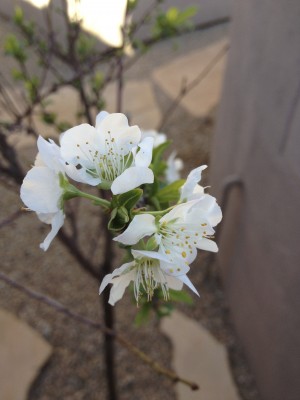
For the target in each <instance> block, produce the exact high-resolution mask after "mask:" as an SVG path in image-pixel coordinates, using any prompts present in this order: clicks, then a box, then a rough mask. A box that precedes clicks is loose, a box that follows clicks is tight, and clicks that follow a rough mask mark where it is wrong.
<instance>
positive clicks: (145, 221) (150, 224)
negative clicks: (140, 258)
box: [114, 214, 157, 245]
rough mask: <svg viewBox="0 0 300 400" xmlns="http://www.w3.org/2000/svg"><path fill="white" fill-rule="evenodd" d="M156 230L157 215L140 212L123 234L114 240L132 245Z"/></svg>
mask: <svg viewBox="0 0 300 400" xmlns="http://www.w3.org/2000/svg"><path fill="white" fill-rule="evenodd" d="M156 231H157V228H156V225H155V217H154V216H153V215H150V214H140V215H136V216H135V217H134V218H133V220H132V221H131V223H130V224H129V226H128V228H127V229H126V230H125V231H124V232H123V233H121V235H119V236H117V237H115V238H114V240H116V241H117V242H120V243H123V244H125V245H132V244H136V243H137V242H138V241H139V240H141V239H142V238H143V237H145V236H150V235H152V234H153V233H155V232H156Z"/></svg>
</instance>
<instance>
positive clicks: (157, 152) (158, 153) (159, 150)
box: [152, 140, 172, 170]
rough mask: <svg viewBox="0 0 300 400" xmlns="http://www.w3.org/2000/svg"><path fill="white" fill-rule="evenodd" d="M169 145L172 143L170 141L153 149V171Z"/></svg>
mask: <svg viewBox="0 0 300 400" xmlns="http://www.w3.org/2000/svg"><path fill="white" fill-rule="evenodd" d="M171 143H172V142H171V140H167V141H166V142H164V143H162V144H160V145H159V146H157V147H155V149H153V155H152V166H153V170H155V168H156V167H157V165H158V164H159V163H160V161H161V159H162V156H163V154H164V152H165V151H166V150H167V148H168V147H169V146H170V144H171Z"/></svg>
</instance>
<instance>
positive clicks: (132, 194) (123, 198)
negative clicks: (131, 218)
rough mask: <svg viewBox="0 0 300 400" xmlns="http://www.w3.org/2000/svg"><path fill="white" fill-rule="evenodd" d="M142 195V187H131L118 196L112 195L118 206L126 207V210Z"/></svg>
mask: <svg viewBox="0 0 300 400" xmlns="http://www.w3.org/2000/svg"><path fill="white" fill-rule="evenodd" d="M142 195H143V190H142V189H133V190H130V191H129V192H126V193H122V194H120V195H118V196H114V199H113V201H114V200H115V199H116V201H117V204H118V206H119V207H122V206H123V207H126V209H127V210H128V211H130V210H131V209H132V208H133V207H134V206H135V205H136V203H137V202H138V201H139V200H140V198H141V197H142Z"/></svg>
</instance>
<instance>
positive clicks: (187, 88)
mask: <svg viewBox="0 0 300 400" xmlns="http://www.w3.org/2000/svg"><path fill="white" fill-rule="evenodd" d="M228 50H229V44H228V43H226V44H225V45H224V46H223V47H222V48H221V50H220V51H218V53H217V54H216V55H215V56H214V57H213V58H212V59H211V60H210V61H209V63H208V64H207V65H206V66H205V67H204V68H203V70H202V71H201V72H200V74H199V75H198V76H197V77H196V78H194V79H193V80H192V81H191V82H189V83H186V82H185V81H183V82H182V85H181V88H180V91H179V93H178V95H177V96H176V98H175V99H174V101H173V102H172V103H171V105H170V107H169V108H168V109H167V111H166V112H165V113H164V115H163V117H162V119H161V121H160V124H159V127H158V131H161V130H162V129H163V127H164V126H165V124H166V122H167V121H168V120H169V119H170V116H171V115H172V113H173V112H174V111H175V109H176V108H177V107H178V105H179V104H180V102H181V100H182V99H183V97H184V96H186V95H187V94H188V93H189V92H191V91H192V90H193V89H195V87H196V86H197V85H199V84H200V83H201V82H202V81H203V80H204V79H205V78H206V77H207V75H208V74H209V73H210V72H211V70H212V69H213V68H214V67H215V66H216V64H217V63H218V62H219V61H220V60H221V59H222V58H223V57H224V56H225V54H226V53H227V52H228Z"/></svg>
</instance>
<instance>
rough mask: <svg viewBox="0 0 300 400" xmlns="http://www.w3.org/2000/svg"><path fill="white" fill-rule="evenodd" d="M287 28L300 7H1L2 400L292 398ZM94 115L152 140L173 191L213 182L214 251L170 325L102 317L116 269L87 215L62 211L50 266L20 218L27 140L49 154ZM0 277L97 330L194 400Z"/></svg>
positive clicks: (292, 85) (294, 37)
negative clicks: (175, 162) (195, 172)
mask: <svg viewBox="0 0 300 400" xmlns="http://www.w3.org/2000/svg"><path fill="white" fill-rule="evenodd" d="M299 17H300V5H299V3H298V2H297V1H296V0H289V1H288V2H285V4H283V3H282V2H280V1H279V0H272V1H271V0H266V1H264V2H263V3H262V2H260V1H258V0H256V1H252V2H250V3H249V2H247V1H235V0H232V1H231V0H197V1H192V0H191V1H190V2H188V3H187V2H185V1H183V0H176V1H172V2H171V1H169V0H166V1H153V2H150V1H146V0H139V1H134V0H131V1H126V0H110V1H108V0H107V1H105V0H99V1H96V0H94V1H93V0H81V1H75V0H68V1H64V0H52V1H47V0H31V1H29V0H26V1H25V0H23V1H22V0H19V1H9V0H2V1H1V4H0V44H1V54H0V59H1V63H0V65H1V67H0V102H1V107H0V191H1V209H0V251H1V253H0V254H1V259H0V260H1V261H0V273H2V274H5V275H0V287H1V290H0V398H1V399H4V400H8V399H13V400H14V399H16V400H17V399H18V400H19V399H29V400H35V399H39V400H41V399H44V400H45V399H72V400H76V399H78V400H79V399H110V400H113V399H125V400H126V399H155V400H160V399H161V400H165V399H166V400H168V399H170V400H171V399H184V400H189V399H191V400H193V399H206V400H238V399H240V400H260V399H262V400H279V399H280V400H282V399H284V400H298V399H299V398H300V380H299V378H298V376H299V369H300V351H299V349H300V340H299V335H298V329H297V328H299V326H300V320H299V312H298V308H299V304H300V298H299V290H298V288H299V284H300V282H299V281H300V274H299V271H298V266H299V259H300V257H299V256H300V254H299V250H298V248H299V246H297V240H298V238H299V229H298V226H299V222H300V221H299V217H298V214H299V213H298V212H297V211H296V206H297V205H298V204H299V203H300V192H299V185H298V184H297V183H298V182H299V136H298V134H297V132H298V129H299V124H300V119H299V115H300V108H299V104H300V103H299V96H300V90H299V89H300V86H299V82H298V81H299V65H300V53H299V43H300V31H299V28H298V25H299V24H298V22H299ZM103 109H104V110H107V111H109V112H123V113H125V114H126V115H127V116H128V118H129V119H130V123H131V124H137V125H139V127H140V128H141V129H143V130H152V129H156V130H157V131H159V132H164V133H165V134H166V135H167V136H168V138H170V139H171V140H172V146H171V151H176V153H177V157H179V158H180V159H182V160H183V163H184V167H183V169H182V170H181V171H180V173H181V176H182V178H185V177H186V176H187V174H188V173H189V171H190V170H191V169H193V168H195V167H197V166H199V165H201V164H208V166H209V168H208V172H207V173H205V174H204V179H203V186H209V188H208V189H207V190H208V191H209V192H210V193H212V194H213V195H214V196H216V198H217V200H218V202H219V204H220V205H221V207H222V209H223V214H224V219H223V222H222V223H221V226H220V227H219V229H218V230H217V234H216V240H217V243H218V245H219V248H220V251H219V253H218V255H217V257H216V256H212V255H210V254H208V253H207V254H205V253H203V254H202V253H200V254H199V256H198V258H197V260H196V261H195V262H194V264H193V265H192V268H191V272H190V278H191V280H192V281H193V283H194V284H195V286H196V287H197V288H198V289H199V292H200V294H201V297H200V298H199V299H198V298H193V299H192V301H191V299H190V297H189V296H187V297H186V298H180V299H179V300H180V301H179V302H177V303H176V304H175V305H176V311H173V312H172V313H171V308H173V307H174V304H173V303H172V304H169V303H168V304H167V306H165V305H163V304H160V303H159V302H158V303H157V304H156V305H155V306H154V307H153V309H149V310H148V311H149V312H148V311H147V315H146V313H145V312H144V311H142V312H141V310H139V309H138V308H136V306H135V304H134V302H133V301H132V298H131V297H132V296H131V295H130V293H127V294H126V296H124V298H123V300H122V302H120V303H118V304H117V305H116V306H115V308H114V315H113V314H112V312H111V311H109V310H108V308H107V307H104V306H103V301H102V298H99V296H98V287H99V282H100V279H101V273H103V271H102V269H103V268H102V267H103V266H104V267H105V266H106V267H107V266H108V267H109V268H115V267H117V266H119V265H120V259H121V258H120V254H119V253H118V250H117V249H113V252H109V254H107V252H106V251H105V249H107V242H106V237H105V235H104V234H103V231H104V226H105V225H104V224H105V220H103V218H102V217H101V213H100V212H99V211H98V210H97V209H95V207H93V206H91V205H89V204H87V203H86V202H84V201H78V199H76V201H71V202H70V204H68V208H67V210H66V213H67V217H68V218H67V221H68V222H67V224H65V226H64V228H63V230H62V232H61V233H60V235H59V236H58V237H57V238H56V239H55V241H54V242H53V243H52V245H51V247H50V249H49V250H48V251H47V253H44V252H42V251H41V250H40V249H39V243H40V242H41V241H42V239H43V238H44V236H46V234H47V232H48V226H45V225H43V224H41V223H40V221H38V219H37V218H36V217H35V216H34V215H33V214H32V213H26V212H24V211H22V210H21V207H22V206H23V204H22V202H21V200H20V198H19V187H20V184H21V183H22V180H23V177H24V175H25V174H26V172H27V171H28V169H30V167H31V165H32V164H33V162H34V158H35V155H36V153H37V148H36V138H37V135H39V134H40V135H42V136H43V137H45V138H53V139H54V140H57V139H58V135H59V133H61V132H63V131H65V130H66V129H68V128H69V127H71V126H74V125H78V124H79V123H82V122H88V123H90V124H91V125H94V120H95V116H96V115H97V113H98V112H99V111H100V110H103ZM101 268H102V269H101ZM101 271H102V272H101ZM5 277H10V279H12V280H13V281H14V282H18V283H20V284H21V285H23V286H24V287H26V288H29V289H31V290H33V291H36V292H39V293H42V294H43V295H45V296H47V297H48V298H53V299H55V300H57V301H59V302H60V303H62V304H63V305H65V306H66V307H68V308H69V309H71V310H72V311H74V312H76V313H78V314H80V315H84V316H86V317H88V318H89V319H91V320H97V321H98V320H100V321H103V320H105V321H106V324H108V325H109V326H112V325H113V326H114V328H115V329H116V330H117V331H118V332H122V333H123V334H124V336H126V337H127V338H130V340H131V341H132V343H134V344H135V345H137V346H138V347H139V348H140V349H142V350H143V351H145V352H146V353H147V354H149V356H151V357H152V358H154V359H155V360H157V361H158V362H160V363H161V364H162V365H164V366H166V367H172V368H174V369H175V370H176V372H177V373H178V374H180V375H183V376H184V377H186V378H189V379H190V380H193V381H195V382H197V383H198V384H199V385H200V391H198V392H192V391H190V389H189V388H187V387H185V386H184V385H182V384H176V385H175V384H173V383H172V382H170V381H169V380H168V379H166V378H165V377H164V376H162V375H159V374H157V373H155V372H154V371H153V370H151V368H149V367H148V366H146V365H144V364H143V363H142V362H141V361H140V360H139V359H138V358H136V357H135V356H134V355H133V354H131V353H130V352H128V350H127V349H126V348H124V347H122V346H120V345H119V344H118V343H116V344H114V346H113V347H111V346H112V342H111V340H109V339H108V338H107V337H105V336H103V334H102V332H101V331H99V330H95V329H92V328H91V327H90V326H88V325H84V324H81V323H80V322H79V321H76V320H74V319H70V318H68V317H67V316H66V315H64V314H59V313H57V311H56V310H55V309H53V307H52V308H51V307H48V306H47V304H42V303H41V302H39V301H37V300H36V299H34V298H32V296H31V297H30V296H29V295H28V293H25V292H24V290H23V291H20V290H19V291H18V290H16V288H14V287H13V283H12V282H8V281H7V280H5V279H4V278H5ZM23 289H24V288H23ZM31 294H32V293H31ZM112 319H113V320H114V323H113V321H112ZM109 349H110V350H109ZM112 349H113V350H112ZM110 351H111V353H109V352H110ZM107 356H108V357H112V358H113V361H111V362H110V366H109V367H108V368H106V366H107V359H105V357H107Z"/></svg>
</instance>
